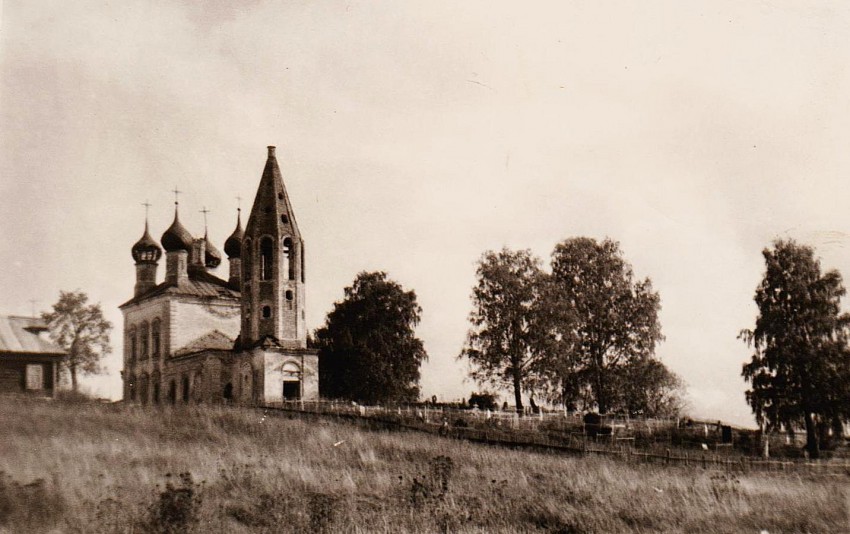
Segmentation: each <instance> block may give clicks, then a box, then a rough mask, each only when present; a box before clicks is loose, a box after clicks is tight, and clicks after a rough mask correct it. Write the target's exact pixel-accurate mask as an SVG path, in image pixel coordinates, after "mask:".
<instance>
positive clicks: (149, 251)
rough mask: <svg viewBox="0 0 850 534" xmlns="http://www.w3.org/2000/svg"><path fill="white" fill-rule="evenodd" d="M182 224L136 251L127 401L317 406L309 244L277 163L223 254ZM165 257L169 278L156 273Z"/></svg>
mask: <svg viewBox="0 0 850 534" xmlns="http://www.w3.org/2000/svg"><path fill="white" fill-rule="evenodd" d="M174 204H175V208H174V222H173V223H172V224H171V226H170V227H169V228H168V229H167V230H166V231H165V232H164V233H163V234H162V238H161V239H160V242H159V243H157V242H156V241H155V240H154V239H153V238H152V237H151V235H150V232H149V229H148V222H147V220H146V221H145V231H144V234H143V235H142V238H141V239H140V240H139V241H138V242H136V244H134V245H133V247H132V256H133V260H134V261H135V264H136V285H135V289H134V292H133V298H132V299H130V300H128V301H127V302H125V303H124V304H122V305H121V306H119V308H120V309H121V311H122V313H123V315H124V370H123V371H122V373H121V375H122V379H123V386H124V391H123V394H124V400H125V401H129V402H138V403H142V404H148V403H151V404H180V403H235V404H266V403H273V402H281V401H284V400H315V399H318V396H319V366H318V355H317V352H316V351H315V350H313V349H309V348H307V327H306V324H305V308H304V306H305V302H304V300H305V294H304V282H305V280H306V276H305V262H304V240H303V239H302V238H301V233H300V232H299V231H298V225H297V224H296V222H295V214H294V213H293V211H292V205H291V203H290V200H289V195H288V194H287V192H286V188H285V187H284V184H283V177H282V176H281V173H280V168H279V166H278V163H277V158H276V156H275V147H273V146H270V147H268V157H267V159H266V165H265V168H264V169H263V174H262V177H261V178H260V185H259V188H258V189H257V194H256V197H255V198H254V204H253V206H252V207H251V214H250V216H249V217H248V223H247V224H246V226H245V229H244V231H243V229H242V224H241V212H240V213H238V214H237V219H236V229H235V230H234V231H233V233H232V234H231V235H230V237H228V238H227V240H226V241H225V243H224V253H225V254H226V255H227V259H228V262H229V273H228V277H227V279H226V280H225V279H223V278H219V277H218V276H216V275H215V274H213V272H212V271H213V270H215V269H216V268H217V267H218V266H219V264H220V263H221V262H222V254H221V252H220V251H219V250H218V249H217V248H216V247H215V246H214V245H213V244H212V243H211V242H210V240H209V238H208V235H207V233H206V232H205V234H204V236H203V237H197V238H196V237H193V236H192V234H191V233H190V232H189V231H188V230H187V229H186V228H185V227H184V226H183V225H182V224H181V223H180V219H179V213H178V209H179V206H178V203H177V202H176V201H175V203H174ZM163 249H164V251H165V276H164V280H163V281H162V282H161V283H157V268H158V265H159V261H160V259H161V258H162V255H163Z"/></svg>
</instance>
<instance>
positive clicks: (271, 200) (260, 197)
mask: <svg viewBox="0 0 850 534" xmlns="http://www.w3.org/2000/svg"><path fill="white" fill-rule="evenodd" d="M268 151H269V152H268V158H267V159H266V166H265V168H263V176H262V178H260V186H259V187H258V188H257V196H256V197H254V204H253V206H252V207H251V215H250V216H249V217H248V224H247V225H246V226H245V234H246V235H255V234H256V233H257V229H258V228H261V229H263V230H266V229H269V228H273V229H274V230H275V231H279V232H280V233H281V234H282V235H289V236H291V237H292V238H294V239H298V240H300V239H301V233H300V232H299V231H298V225H297V224H296V223H295V214H294V212H293V211H292V204H291V203H290V202H289V194H288V193H287V192H286V187H284V185H283V176H282V175H281V173H280V167H279V166H278V164H277V157H276V156H275V147H273V146H270V147H268Z"/></svg>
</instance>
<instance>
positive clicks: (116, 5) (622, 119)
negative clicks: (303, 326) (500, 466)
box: [0, 0, 850, 423]
mask: <svg viewBox="0 0 850 534" xmlns="http://www.w3.org/2000/svg"><path fill="white" fill-rule="evenodd" d="M195 4H197V6H196V5H195ZM200 4H201V3H199V2H186V3H185V5H182V4H181V3H179V2H167V3H166V2H148V3H143V2H109V3H108V2H83V1H75V2H66V1H56V2H47V1H45V2H33V1H23V0H21V1H9V0H5V1H3V2H2V24H1V25H0V30H2V33H0V177H2V181H0V198H2V202H3V209H2V212H0V223H2V235H1V236H0V261H2V265H3V271H2V274H0V295H2V297H0V312H2V313H17V314H29V313H30V303H29V300H30V299H36V300H37V303H36V307H37V309H38V310H39V311H40V310H43V309H47V308H48V307H49V306H50V304H52V303H53V302H55V300H56V299H57V297H58V294H59V291H60V290H63V289H64V290H71V289H82V290H84V291H85V292H87V293H88V294H89V295H90V296H91V297H92V299H93V300H94V301H99V302H101V303H102V304H103V307H104V310H105V311H106V314H107V316H108V318H109V319H110V320H111V321H112V322H113V323H114V324H115V326H116V328H115V330H114V333H113V346H114V347H115V354H113V355H112V356H110V358H109V360H108V368H109V374H107V375H106V376H103V377H99V378H97V379H94V380H88V381H87V383H88V384H89V385H90V386H91V387H92V388H94V389H95V390H96V391H98V392H100V393H101V394H103V395H109V396H112V397H117V396H119V395H120V377H119V374H118V372H119V370H120V358H121V354H120V352H121V350H120V347H121V346H122V343H121V330H122V320H121V314H120V312H119V311H118V308H117V306H118V305H119V304H120V303H122V302H124V301H125V300H127V299H129V298H130V297H131V296H132V291H133V283H134V277H135V271H134V267H133V262H132V259H131V257H130V246H131V245H132V244H133V243H134V242H135V241H136V240H137V239H138V238H139V237H140V236H141V233H142V229H143V225H144V208H143V207H142V206H141V203H142V202H144V201H145V200H146V199H149V200H150V202H151V203H152V204H153V207H152V208H151V212H150V222H151V230H152V234H154V235H155V237H157V238H158V237H159V236H160V235H161V234H162V232H163V231H164V230H165V228H166V227H167V226H168V225H169V224H170V222H171V218H172V214H173V205H172V202H173V196H172V194H171V193H170V192H169V191H170V190H171V189H173V188H174V187H175V185H176V186H177V187H178V188H179V189H180V190H182V191H184V192H185V193H184V194H183V195H182V197H181V206H180V209H181V220H182V221H183V222H184V224H186V226H187V227H188V228H189V229H190V230H191V231H192V232H193V233H194V234H196V235H201V234H203V230H204V229H203V216H202V214H201V213H200V211H199V210H201V209H202V207H204V206H206V207H207V208H209V209H210V210H211V213H210V224H209V234H210V237H211V238H212V240H213V241H214V243H215V244H216V246H218V248H219V249H221V248H223V242H224V239H225V238H226V237H227V236H228V235H229V234H230V232H231V231H232V229H233V226H234V224H235V215H236V213H235V208H236V197H237V196H241V197H243V198H244V199H248V200H245V201H243V207H245V208H248V207H249V206H248V204H249V203H250V199H252V198H253V196H254V193H255V191H256V187H257V185H258V183H259V179H260V175H261V172H262V168H263V164H264V162H265V157H266V148H265V147H266V145H277V146H278V161H279V162H280V165H281V170H282V172H283V175H284V180H285V183H286V187H287V189H288V191H289V194H290V197H291V200H292V203H293V206H294V210H295V212H296V215H297V217H298V222H299V226H300V229H301V232H302V234H303V236H304V239H305V241H306V242H307V247H306V250H307V282H308V284H307V291H308V302H307V307H308V311H307V322H308V325H309V327H310V328H311V329H313V328H316V327H318V326H320V325H321V323H322V322H323V321H324V317H325V315H326V313H327V312H328V311H329V310H330V309H331V307H332V304H333V302H334V301H336V300H339V299H341V298H342V289H343V287H344V286H346V285H348V284H350V283H351V281H352V280H353V278H354V276H355V275H356V273H357V272H359V271H362V270H377V269H380V270H385V271H387V272H388V273H389V275H390V277H392V278H393V279H395V280H397V281H398V282H400V283H401V284H402V285H403V286H404V287H405V288H409V289H414V290H415V291H416V294H417V295H418V298H419V302H420V304H421V305H422V308H423V318H422V323H421V324H420V326H419V328H418V330H417V332H418V334H419V336H420V337H421V338H422V339H423V340H424V342H425V346H426V349H427V351H428V353H429V355H430V361H429V362H428V363H427V364H426V365H425V367H424V368H423V378H422V386H423V387H422V390H423V394H425V395H427V396H430V395H432V394H436V395H438V396H439V397H441V398H443V399H446V400H451V399H455V398H459V397H461V396H464V395H467V394H468V393H469V392H470V391H471V390H473V389H475V388H476V386H475V384H472V383H470V382H468V381H467V382H464V377H465V374H466V372H465V371H466V366H465V364H464V363H459V362H456V360H455V358H456V356H457V354H458V353H459V351H460V349H461V347H462V344H463V340H464V336H465V333H466V330H467V315H468V313H469V311H470V300H469V295H470V292H471V288H472V286H473V284H474V281H475V278H474V273H475V262H476V260H477V259H478V258H479V257H480V255H481V253H482V252H484V251H485V250H488V249H497V248H501V247H502V246H508V247H511V248H530V249H531V250H532V251H534V252H535V253H536V254H538V255H540V256H541V257H542V258H544V260H546V262H547V263H548V258H549V255H550V253H551V251H552V249H553V247H554V245H555V244H556V243H557V242H558V241H560V240H563V239H566V238H569V237H573V236H590V237H594V238H599V239H601V238H604V237H606V236H608V237H611V238H613V239H616V240H618V241H620V243H621V246H622V249H623V251H624V253H625V256H626V258H627V259H628V260H629V261H630V262H631V263H632V265H633V267H634V270H635V273H636V275H638V276H639V277H647V276H648V277H650V278H651V279H652V281H653V283H654V286H655V288H656V289H657V290H658V291H659V292H660V294H661V299H662V307H663V309H662V312H661V323H662V326H663V332H664V334H665V335H666V341H665V342H664V343H662V344H661V345H660V346H659V348H658V356H659V357H660V358H661V360H663V361H664V363H666V364H667V365H668V366H669V367H670V368H672V369H673V370H674V371H675V372H677V373H679V374H680V375H681V376H682V377H683V378H684V379H685V381H686V382H687V383H688V385H689V387H688V392H689V396H690V402H691V405H692V408H693V410H692V411H693V413H694V414H695V415H699V416H706V417H712V418H722V419H725V420H730V421H734V422H738V423H751V422H752V417H751V415H750V410H749V408H748V407H747V405H746V403H745V400H744V395H743V392H744V390H745V384H744V382H743V380H742V378H741V376H740V374H741V364H742V363H743V362H744V361H745V360H747V359H748V356H749V353H748V350H747V348H746V346H744V344H743V343H742V342H741V341H739V340H738V339H736V336H737V334H738V331H739V330H740V329H742V328H747V327H751V326H752V325H753V323H754V319H755V315H756V309H755V305H754V304H753V302H752V297H753V294H754V290H755V287H756V285H757V284H758V282H759V280H760V278H761V275H762V273H763V260H762V257H761V254H760V252H761V249H762V248H764V247H765V246H767V245H769V244H770V242H771V240H773V239H774V238H777V237H794V238H796V239H799V240H802V241H804V242H806V243H809V244H812V245H814V246H815V247H816V249H817V252H818V254H819V255H820V256H821V258H822V259H823V264H824V266H825V267H827V268H837V269H839V270H840V271H842V272H844V274H845V275H847V274H848V273H850V250H848V248H847V246H846V245H847V243H848V234H847V233H846V232H847V230H848V228H850V210H849V209H848V206H850V188H848V187H846V183H847V181H848V178H850V173H848V171H850V150H848V147H850V128H848V125H850V104H848V102H850V73H848V66H850V44H848V42H847V41H848V32H847V28H848V27H850V9H848V5H847V4H846V3H843V2H836V3H818V4H811V3H801V2H787V3H784V4H783V3H782V2H771V3H766V2H746V3H740V2H728V3H724V2H719V1H706V2H679V1H670V2H624V3H617V2H605V3H599V2H592V1H591V2H554V3H551V4H543V3H535V4H531V5H523V4H521V3H519V2H517V3H497V2H492V1H486V2H480V3H478V2H434V1H428V2H390V1H387V2H368V3H367V2H362V3H361V2H347V3H343V2H303V3H301V2H260V1H254V2H238V3H233V2H225V1H222V2H205V3H204V4H210V5H205V6H204V7H200ZM215 4H218V7H212V6H214V5H215ZM232 4H239V5H238V7H237V6H235V5H232ZM163 271H164V262H162V265H160V279H161V277H162V274H163ZM218 274H219V276H222V277H225V278H226V276H227V267H226V265H223V266H222V267H220V268H219V269H218Z"/></svg>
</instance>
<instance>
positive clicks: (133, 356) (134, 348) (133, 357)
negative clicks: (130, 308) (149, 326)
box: [127, 326, 139, 362]
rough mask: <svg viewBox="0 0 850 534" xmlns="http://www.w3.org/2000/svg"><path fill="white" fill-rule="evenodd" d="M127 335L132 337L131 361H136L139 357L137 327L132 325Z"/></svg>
mask: <svg viewBox="0 0 850 534" xmlns="http://www.w3.org/2000/svg"><path fill="white" fill-rule="evenodd" d="M127 335H128V336H129V337H130V361H131V362H135V361H136V359H137V358H138V357H139V353H138V345H137V340H136V327H135V326H132V327H130V330H129V331H128V333H127Z"/></svg>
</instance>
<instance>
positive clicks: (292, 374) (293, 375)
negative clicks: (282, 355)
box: [281, 361, 301, 401]
mask: <svg viewBox="0 0 850 534" xmlns="http://www.w3.org/2000/svg"><path fill="white" fill-rule="evenodd" d="M281 371H282V374H283V400H284V401H293V400H299V399H301V367H299V366H298V364H297V363H295V362H291V361H290V362H286V363H285V364H283V368H282V369H281Z"/></svg>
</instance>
